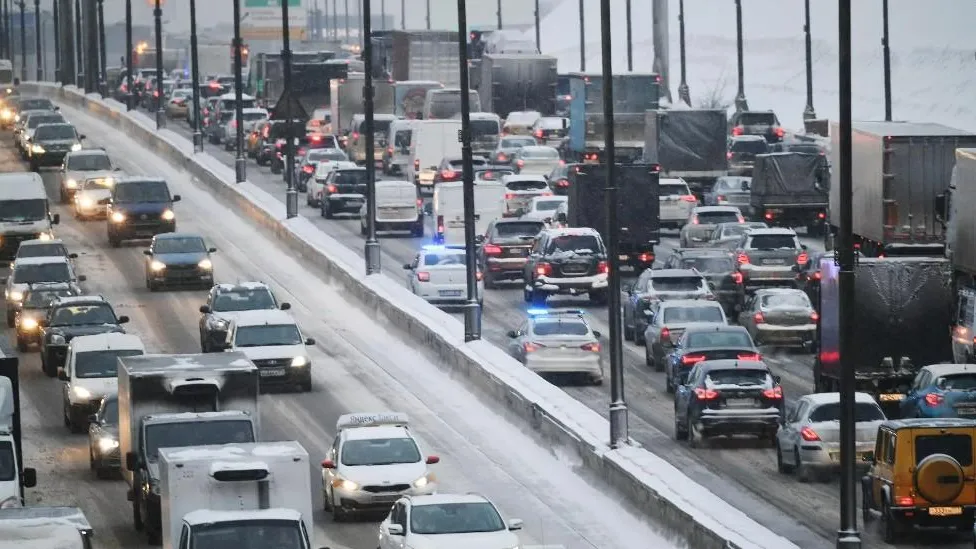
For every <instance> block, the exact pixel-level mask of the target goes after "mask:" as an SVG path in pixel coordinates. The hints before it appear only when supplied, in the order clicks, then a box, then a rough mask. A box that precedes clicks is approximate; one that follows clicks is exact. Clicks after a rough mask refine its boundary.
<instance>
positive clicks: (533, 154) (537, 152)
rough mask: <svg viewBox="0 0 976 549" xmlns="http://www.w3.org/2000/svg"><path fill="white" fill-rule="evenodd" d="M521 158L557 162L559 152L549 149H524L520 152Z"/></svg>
mask: <svg viewBox="0 0 976 549" xmlns="http://www.w3.org/2000/svg"><path fill="white" fill-rule="evenodd" d="M520 156H521V157H522V158H531V159H540V160H542V159H544V160H557V159H558V158H559V151H557V150H556V149H553V148H550V147H525V148H523V149H522V151H521V155H520Z"/></svg>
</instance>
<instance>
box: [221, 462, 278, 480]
mask: <svg viewBox="0 0 976 549" xmlns="http://www.w3.org/2000/svg"><path fill="white" fill-rule="evenodd" d="M268 469H270V468H269V467H268V464H267V463H265V462H263V461H215V462H213V463H211V464H210V476H214V475H215V474H217V473H220V472H221V471H249V470H250V471H266V472H268V473H270V472H271V471H268Z"/></svg>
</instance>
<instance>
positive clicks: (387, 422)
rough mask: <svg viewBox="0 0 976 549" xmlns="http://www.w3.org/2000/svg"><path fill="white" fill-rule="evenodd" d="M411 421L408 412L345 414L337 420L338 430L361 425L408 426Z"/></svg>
mask: <svg viewBox="0 0 976 549" xmlns="http://www.w3.org/2000/svg"><path fill="white" fill-rule="evenodd" d="M409 423H410V419H409V418H408V417H407V414H403V413H400V412H380V413H362V414H343V415H341V416H339V420H338V421H336V430H337V431H341V430H343V429H355V428H359V427H384V426H385V427H406V426H407V425H408V424H409Z"/></svg>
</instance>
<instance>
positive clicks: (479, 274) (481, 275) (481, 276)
mask: <svg viewBox="0 0 976 549" xmlns="http://www.w3.org/2000/svg"><path fill="white" fill-rule="evenodd" d="M484 278H485V275H484V273H482V272H481V271H478V272H476V273H474V279H475V280H477V281H479V282H480V281H481V280H484Z"/></svg>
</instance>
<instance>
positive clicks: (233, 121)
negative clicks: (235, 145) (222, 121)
mask: <svg viewBox="0 0 976 549" xmlns="http://www.w3.org/2000/svg"><path fill="white" fill-rule="evenodd" d="M230 127H232V128H236V127H237V120H231V121H230Z"/></svg>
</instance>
